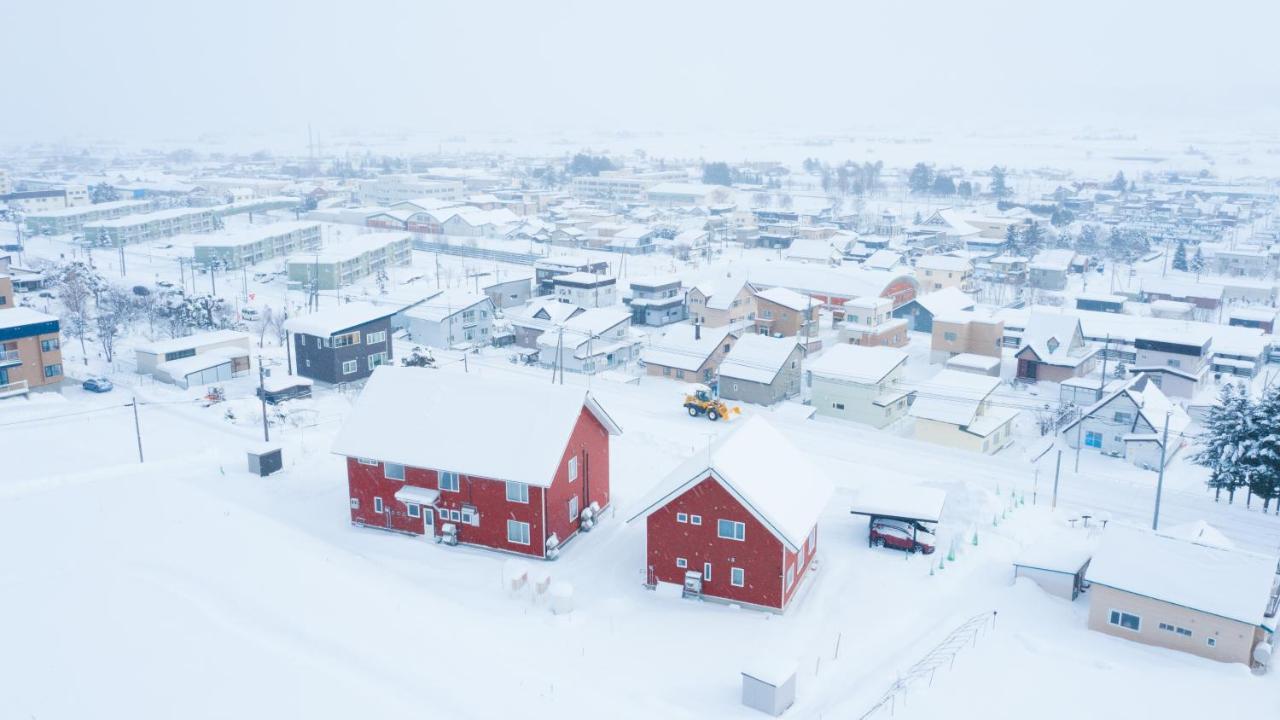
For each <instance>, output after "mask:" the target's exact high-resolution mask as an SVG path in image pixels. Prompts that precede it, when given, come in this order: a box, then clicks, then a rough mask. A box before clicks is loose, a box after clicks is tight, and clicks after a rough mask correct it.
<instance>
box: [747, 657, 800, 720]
mask: <svg viewBox="0 0 1280 720" xmlns="http://www.w3.org/2000/svg"><path fill="white" fill-rule="evenodd" d="M795 701H796V666H795V663H792V662H789V661H786V660H782V659H779V658H767V659H761V660H757V661H756V662H755V663H753V664H751V665H749V666H748V667H747V668H746V669H745V670H743V671H742V704H743V705H746V706H747V707H749V708H752V709H755V710H759V711H760V712H763V713H768V714H769V715H773V716H774V717H777V716H778V715H781V714H782V713H784V712H786V711H787V708H789V707H791V706H792V705H793V704H794V703H795Z"/></svg>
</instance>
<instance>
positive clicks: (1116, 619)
mask: <svg viewBox="0 0 1280 720" xmlns="http://www.w3.org/2000/svg"><path fill="white" fill-rule="evenodd" d="M1126 615H1128V616H1129V617H1131V618H1134V619H1135V620H1137V621H1138V626H1137V627H1129V626H1127V625H1125V624H1124V618H1125V616H1126ZM1107 624H1108V625H1111V626H1113V627H1118V628H1120V629H1122V630H1128V631H1129V632H1135V633H1140V632H1142V616H1141V615H1138V614H1137V613H1131V612H1128V611H1126V610H1116V609H1114V608H1111V609H1108V610H1107Z"/></svg>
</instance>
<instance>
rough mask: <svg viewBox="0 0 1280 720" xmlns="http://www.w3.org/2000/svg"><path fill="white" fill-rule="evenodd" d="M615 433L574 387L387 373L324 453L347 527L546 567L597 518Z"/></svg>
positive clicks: (390, 369)
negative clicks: (336, 470)
mask: <svg viewBox="0 0 1280 720" xmlns="http://www.w3.org/2000/svg"><path fill="white" fill-rule="evenodd" d="M495 408H497V409H499V410H500V411H495ZM621 432H622V430H621V428H620V427H618V425H617V423H615V422H614V421H613V419H612V418H611V417H609V414H608V413H607V412H605V410H604V408H603V407H602V406H601V405H600V403H599V402H598V401H597V400H596V398H595V396H593V395H592V394H591V392H590V391H588V390H586V389H584V388H580V387H574V386H572V385H551V384H542V383H537V384H532V385H530V384H527V383H520V384H512V383H510V382H509V381H504V380H500V379H498V378H495V377H493V376H485V377H479V376H477V375H475V374H471V375H468V374H465V373H460V372H448V371H445V370H428V369H424V368H412V367H394V366H387V367H382V368H379V369H378V370H377V372H375V373H374V374H373V377H371V378H369V381H368V382H367V383H366V384H365V386H364V389H363V390H362V391H361V393H360V397H359V398H358V399H357V400H356V403H355V406H354V407H353V408H352V410H351V412H350V414H349V415H348V416H347V420H346V422H345V423H344V425H343V427H342V430H341V431H339V433H338V436H337V438H336V439H335V440H334V443H333V448H332V450H333V452H334V453H335V454H338V455H342V456H344V457H345V458H346V464H347V482H348V487H349V490H350V504H351V522H352V524H354V525H357V526H360V527H368V528H377V529H382V530H389V531H392V532H399V533H404V534H408V535H426V536H428V537H434V538H436V539H437V540H438V541H440V542H446V543H448V544H451V545H452V544H463V545H477V546H481V547H487V548H491V549H494V550H500V551H504V552H510V553H515V554H519V555H526V556H531V557H537V558H543V559H547V560H551V559H554V558H555V557H556V556H557V555H558V554H559V552H560V549H561V548H562V547H564V546H565V544H566V543H568V542H569V541H570V540H572V539H573V538H575V537H576V536H577V535H578V533H580V532H586V531H589V530H590V529H591V528H593V527H594V526H595V525H596V523H598V522H600V520H601V519H602V514H601V513H602V511H603V509H604V508H607V507H608V506H609V502H610V497H611V495H610V487H609V476H610V475H609V473H610V470H609V443H610V438H611V437H612V436H614V435H618V434H620V433H621Z"/></svg>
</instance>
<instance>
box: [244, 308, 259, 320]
mask: <svg viewBox="0 0 1280 720" xmlns="http://www.w3.org/2000/svg"><path fill="white" fill-rule="evenodd" d="M261 316H262V313H260V312H258V309H257V308H251V307H247V308H240V319H241V320H257V319H258V318H259V317H261Z"/></svg>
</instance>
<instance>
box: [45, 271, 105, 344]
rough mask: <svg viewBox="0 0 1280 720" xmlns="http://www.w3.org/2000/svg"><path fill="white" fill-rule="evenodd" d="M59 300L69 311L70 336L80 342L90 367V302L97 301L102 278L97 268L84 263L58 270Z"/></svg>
mask: <svg viewBox="0 0 1280 720" xmlns="http://www.w3.org/2000/svg"><path fill="white" fill-rule="evenodd" d="M54 277H55V282H56V284H57V287H58V297H59V298H60V299H61V300H62V305H63V307H65V308H66V309H67V315H66V321H67V322H66V327H67V334H68V335H70V336H71V337H74V338H79V340H80V353H81V355H82V356H83V357H82V360H83V361H84V364H85V365H88V364H89V350H88V348H86V347H85V342H84V338H85V335H87V334H88V332H89V328H90V326H91V325H92V320H91V318H90V310H89V304H90V300H95V299H96V298H97V294H98V289H99V287H100V286H101V285H102V278H101V277H99V276H98V274H97V272H95V271H94V269H93V268H91V267H89V266H88V265H86V264H85V263H83V262H80V261H74V262H69V263H67V264H65V265H63V266H61V267H60V268H58V271H57V273H56V274H55V276H54Z"/></svg>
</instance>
